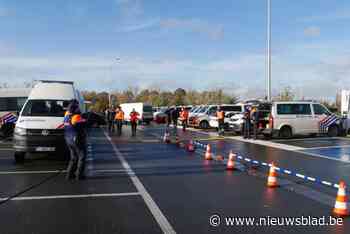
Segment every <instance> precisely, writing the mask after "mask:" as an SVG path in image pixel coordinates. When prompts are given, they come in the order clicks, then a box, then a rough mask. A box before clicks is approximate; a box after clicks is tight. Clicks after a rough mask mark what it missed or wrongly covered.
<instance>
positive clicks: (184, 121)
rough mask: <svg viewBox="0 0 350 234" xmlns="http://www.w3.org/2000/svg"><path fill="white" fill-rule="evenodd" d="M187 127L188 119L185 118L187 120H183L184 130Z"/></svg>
mask: <svg viewBox="0 0 350 234" xmlns="http://www.w3.org/2000/svg"><path fill="white" fill-rule="evenodd" d="M186 128H187V119H185V120H182V130H184V131H185V130H186Z"/></svg>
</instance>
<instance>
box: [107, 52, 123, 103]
mask: <svg viewBox="0 0 350 234" xmlns="http://www.w3.org/2000/svg"><path fill="white" fill-rule="evenodd" d="M113 61H114V62H119V61H120V58H115V60H113ZM112 68H113V63H112V64H111V67H110V69H111V71H110V72H111V78H112ZM111 99H112V95H111V91H109V92H108V106H109V107H111V104H112V103H111V102H112V100H111Z"/></svg>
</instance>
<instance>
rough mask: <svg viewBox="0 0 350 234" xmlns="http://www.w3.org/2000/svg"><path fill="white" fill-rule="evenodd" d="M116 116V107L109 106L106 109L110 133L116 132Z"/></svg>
mask: <svg viewBox="0 0 350 234" xmlns="http://www.w3.org/2000/svg"><path fill="white" fill-rule="evenodd" d="M114 116H115V111H114V108H113V107H109V108H108V109H107V110H106V118H107V125H108V132H109V133H113V132H114Z"/></svg>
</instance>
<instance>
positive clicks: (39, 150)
mask: <svg viewBox="0 0 350 234" xmlns="http://www.w3.org/2000/svg"><path fill="white" fill-rule="evenodd" d="M35 151H38V152H52V151H55V147H36V149H35Z"/></svg>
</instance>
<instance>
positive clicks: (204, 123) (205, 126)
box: [199, 121, 209, 129]
mask: <svg viewBox="0 0 350 234" xmlns="http://www.w3.org/2000/svg"><path fill="white" fill-rule="evenodd" d="M199 128H201V129H208V128H209V123H208V122H207V121H202V122H200V123H199Z"/></svg>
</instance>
